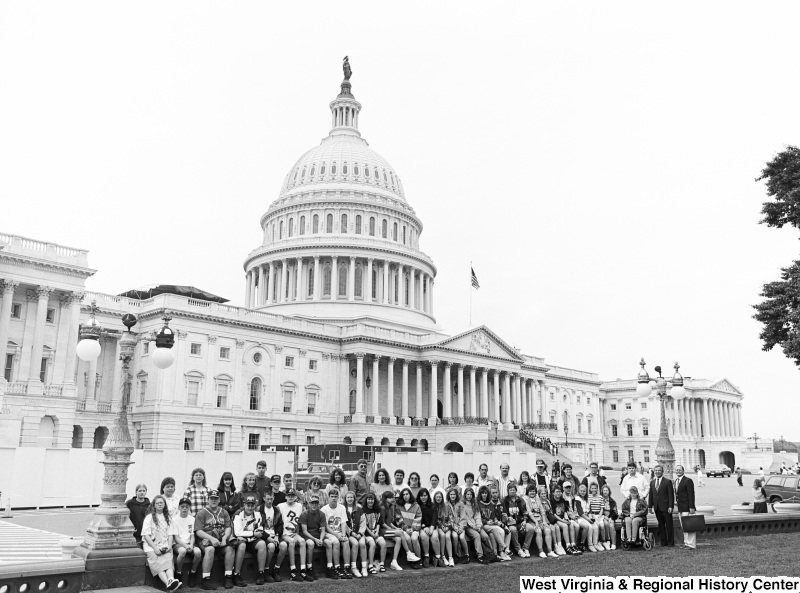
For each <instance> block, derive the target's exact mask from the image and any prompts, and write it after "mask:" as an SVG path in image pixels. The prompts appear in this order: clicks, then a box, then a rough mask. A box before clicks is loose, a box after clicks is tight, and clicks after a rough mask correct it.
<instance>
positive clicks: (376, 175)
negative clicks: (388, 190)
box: [375, 167, 378, 181]
mask: <svg viewBox="0 0 800 593" xmlns="http://www.w3.org/2000/svg"><path fill="white" fill-rule="evenodd" d="M375 181H378V167H375Z"/></svg>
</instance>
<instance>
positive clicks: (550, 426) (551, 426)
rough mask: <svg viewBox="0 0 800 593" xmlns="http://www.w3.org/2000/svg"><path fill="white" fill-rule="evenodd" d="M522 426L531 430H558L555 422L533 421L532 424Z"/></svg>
mask: <svg viewBox="0 0 800 593" xmlns="http://www.w3.org/2000/svg"><path fill="white" fill-rule="evenodd" d="M522 428H529V429H531V430H558V423H557V422H534V423H533V424H523V425H522Z"/></svg>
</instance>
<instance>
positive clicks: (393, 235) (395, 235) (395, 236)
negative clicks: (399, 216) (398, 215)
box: [392, 223, 397, 241]
mask: <svg viewBox="0 0 800 593" xmlns="http://www.w3.org/2000/svg"><path fill="white" fill-rule="evenodd" d="M392 241H397V223H394V225H393V226H392Z"/></svg>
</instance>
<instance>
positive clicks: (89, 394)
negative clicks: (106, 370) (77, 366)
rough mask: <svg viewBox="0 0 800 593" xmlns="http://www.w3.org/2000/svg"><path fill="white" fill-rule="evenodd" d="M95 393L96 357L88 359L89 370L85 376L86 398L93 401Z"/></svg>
mask: <svg viewBox="0 0 800 593" xmlns="http://www.w3.org/2000/svg"><path fill="white" fill-rule="evenodd" d="M96 395H97V359H96V358H93V359H91V360H90V361H89V371H88V373H87V377H86V400H87V401H94V400H95V399H96Z"/></svg>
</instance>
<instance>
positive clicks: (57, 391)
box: [44, 385, 63, 397]
mask: <svg viewBox="0 0 800 593" xmlns="http://www.w3.org/2000/svg"><path fill="white" fill-rule="evenodd" d="M62 392H63V388H62V387H61V385H45V386H44V394H45V395H49V396H54V397H59V396H60V395H61V393H62Z"/></svg>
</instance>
